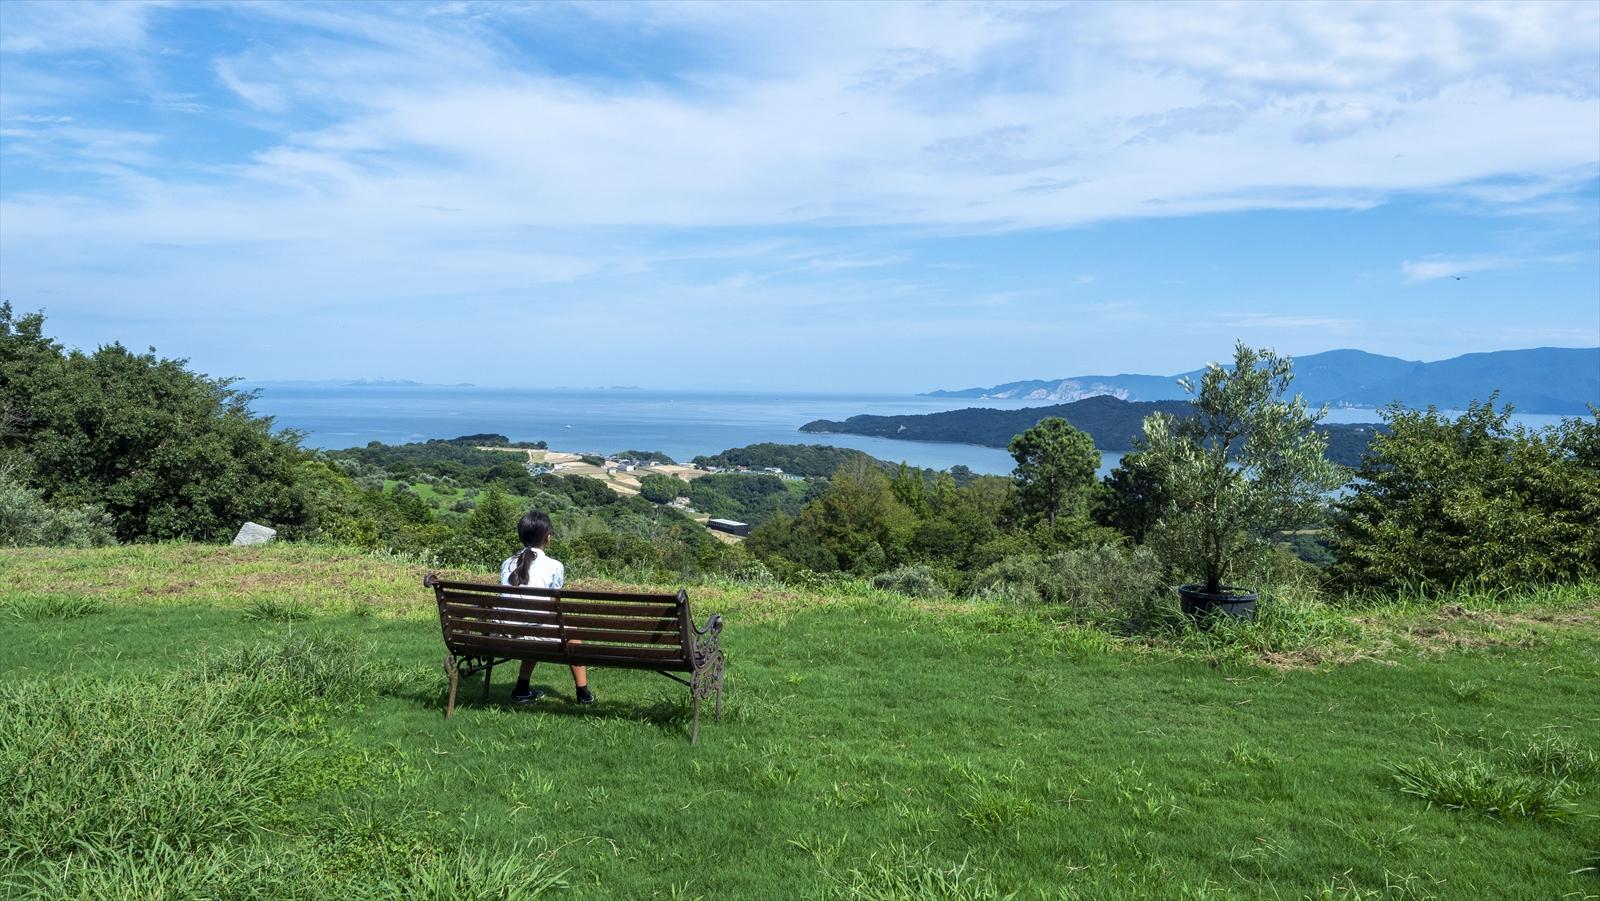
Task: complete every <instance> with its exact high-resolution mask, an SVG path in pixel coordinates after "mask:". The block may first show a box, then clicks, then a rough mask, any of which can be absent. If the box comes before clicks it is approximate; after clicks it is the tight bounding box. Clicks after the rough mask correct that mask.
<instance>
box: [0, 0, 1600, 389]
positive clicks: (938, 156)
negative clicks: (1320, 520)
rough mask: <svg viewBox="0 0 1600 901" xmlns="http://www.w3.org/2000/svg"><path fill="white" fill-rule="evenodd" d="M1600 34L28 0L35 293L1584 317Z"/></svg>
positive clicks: (257, 338)
mask: <svg viewBox="0 0 1600 901" xmlns="http://www.w3.org/2000/svg"><path fill="white" fill-rule="evenodd" d="M1597 46H1600V4H1595V3H1550V4H1535V3H1514V4H1464V3H1463V4H1440V3H1429V4H1420V5H1406V4H1400V3H1382V4H1374V5H1366V4H1354V3H1340V4H1333V5H1320V4H1312V3H1295V4H1284V5H1267V4H1244V5H1225V6H1209V5H1201V4H1181V5H1159V4H1103V3H1096V4H1065V5H1056V4H1046V3H1030V4H1003V3H990V4H983V5H975V6H969V5H963V4H931V5H924V4H895V3H874V4H869V5H849V4H810V5H798V4H787V5H785V4H778V5H766V4H756V3H738V4H653V3H650V4H646V3H639V4H614V3H607V4H555V3H551V4H539V5H530V6H524V5H517V4H510V3H484V4H479V3H423V2H415V3H405V4H394V5H390V4H361V3H353V2H342V3H336V4H318V3H311V2H296V3H277V4H272V3H259V4H244V3H240V4H206V3H182V4H166V3H135V2H113V3H104V4H99V3H87V2H79V3H47V4H33V3H27V2H17V0H8V2H5V3H0V296H3V297H4V298H6V299H9V300H10V301H11V302H12V304H13V305H14V306H15V307H17V308H19V309H22V310H35V309H43V310H44V311H45V312H46V314H47V316H48V317H49V322H50V329H51V330H52V332H53V333H54V334H56V335H57V336H59V337H60V338H61V339H62V340H63V341H65V342H67V343H69V344H72V345H76V346H82V347H85V348H89V347H93V346H95V345H97V344H100V343H103V342H109V341H116V340H120V341H122V342H123V343H125V344H127V345H129V346H131V347H135V348H143V347H145V346H146V345H154V346H156V347H157V349H158V350H159V351H160V352H162V353H163V354H166V355H172V356H182V357H187V358H189V359H190V360H191V361H193V363H194V365H195V366H196V367H197V368H200V369H202V370H204V371H207V372H210V373H212V374H217V375H236V376H244V377H247V378H250V379H254V380H264V379H283V378H345V377H350V378H355V377H388V378H412V379H417V380H421V381H437V382H461V381H470V382H476V383H479V384H485V385H523V386H534V385H541V384H551V385H554V384H561V385H598V384H638V385H645V386H649V387H658V388H675V387H712V386H734V387H746V388H758V389H759V388H773V389H784V390H807V389H812V390H830V391H831V390H851V389H881V390H887V391H898V390H906V391H920V390H927V389H932V388H941V387H943V388H956V387H967V386H972V385H990V384H996V383H1000V382H1005V381H1010V380H1014V379H1021V378H1048V377H1055V376H1066V375H1079V374H1101V373H1117V372H1151V373H1172V372H1178V371H1182V370H1186V369H1190V368H1193V367H1195V366H1198V365H1200V364H1202V363H1205V362H1207V361H1209V360H1213V359H1217V358H1219V357H1222V356H1225V355H1226V354H1227V353H1228V351H1229V348H1230V347H1231V345H1232V343H1233V341H1234V340H1235V339H1236V338H1242V339H1244V340H1246V341H1249V342H1251V343H1253V344H1258V345H1272V346H1274V347H1276V348H1278V349H1279V350H1282V351H1286V352H1289V353H1292V354H1306V353H1314V352H1317V351H1322V350H1328V349H1331V348H1336V347H1358V348H1362V349H1365V350H1370V351H1374V352H1378V353H1387V354H1394V355H1397V356H1403V357H1407V358H1412V359H1428V360H1432V359H1440V358H1444V357H1449V356H1454V355H1456V354H1460V353H1466V352H1472V351H1481V350H1493V349H1500V348H1511V347H1535V346H1546V345H1556V346H1593V345H1595V344H1600V55H1597V53H1596V50H1595V48H1596V47H1597ZM1454 276H1465V277H1464V278H1461V279H1457V278H1454Z"/></svg>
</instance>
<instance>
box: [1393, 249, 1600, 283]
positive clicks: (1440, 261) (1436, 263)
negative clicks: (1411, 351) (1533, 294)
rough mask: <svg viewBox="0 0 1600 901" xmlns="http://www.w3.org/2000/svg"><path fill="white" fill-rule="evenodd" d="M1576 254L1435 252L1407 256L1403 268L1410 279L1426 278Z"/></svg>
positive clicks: (1556, 261) (1554, 261) (1553, 260)
mask: <svg viewBox="0 0 1600 901" xmlns="http://www.w3.org/2000/svg"><path fill="white" fill-rule="evenodd" d="M1575 260H1576V257H1574V256H1572V255H1570V254H1556V255H1545V256H1511V255H1504V254H1481V255H1469V256H1446V255H1444V254H1436V255H1432V256H1426V257H1422V258H1421V259H1416V260H1406V261H1405V262H1403V263H1401V264H1400V271H1401V273H1402V274H1404V275H1405V278H1406V281H1408V282H1427V281H1435V280H1438V279H1441V278H1464V277H1466V276H1467V275H1470V274H1471V273H1474V272H1488V271H1490V270H1494V269H1520V268H1522V267H1524V266H1544V265H1555V264H1561V263H1571V262H1574V261H1575Z"/></svg>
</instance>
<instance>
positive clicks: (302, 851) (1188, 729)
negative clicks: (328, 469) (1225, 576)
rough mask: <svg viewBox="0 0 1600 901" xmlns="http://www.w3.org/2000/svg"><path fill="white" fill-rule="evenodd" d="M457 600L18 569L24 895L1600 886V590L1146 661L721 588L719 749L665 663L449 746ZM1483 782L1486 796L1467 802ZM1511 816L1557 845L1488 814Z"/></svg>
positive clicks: (330, 587) (338, 573)
mask: <svg viewBox="0 0 1600 901" xmlns="http://www.w3.org/2000/svg"><path fill="white" fill-rule="evenodd" d="M422 573H423V569H422V567H420V566H417V565H413V564H408V563H403V562H396V561H393V560H383V559H379V558H375V557H371V556H366V555H360V554H352V553H348V552H340V551H336V550H326V549H318V548H313V547H304V546H294V545H281V546H270V547H266V548H228V547H218V546H208V545H189V544H169V545H142V546H131V547H118V548H108V549H104V550H96V551H61V550H47V549H29V550H0V621H4V622H5V624H6V626H5V628H6V636H7V641H6V642H5V643H4V645H3V646H0V794H3V795H4V797H5V798H6V799H7V803H6V804H5V805H4V806H3V808H0V860H5V861H6V865H5V867H4V868H0V871H3V872H0V895H5V896H7V897H19V898H41V899H42V898H61V897H126V898H135V897H140V898H143V897H169V898H186V897H263V898H266V897H301V898H308V899H320V898H330V899H332V898H409V897H439V898H443V897H482V898H488V897H494V898H513V897H515V898H535V897H542V896H546V895H556V894H559V896H560V897H572V898H576V899H587V898H596V899H598V898H613V897H619V896H627V897H641V898H648V897H680V896H685V895H687V896H702V897H710V898H761V897H766V898H777V897H783V898H823V897H838V898H847V897H854V898H922V897H954V898H971V899H980V898H999V897H1005V896H1008V895H1009V894H1010V893H1015V896H1016V897H1019V898H1023V897H1028V898H1032V897H1042V896H1049V897H1055V896H1056V895H1057V893H1059V892H1061V891H1062V890H1063V889H1064V888H1065V889H1068V890H1070V894H1071V895H1072V896H1083V897H1153V896H1162V897H1168V896H1172V897H1176V896H1180V895H1182V896H1191V895H1198V894H1205V895H1207V896H1210V895H1217V896H1227V897H1285V898H1299V897H1321V896H1336V897H1388V896H1393V895H1392V893H1390V894H1387V895H1386V894H1385V893H1384V891H1385V890H1384V887H1385V886H1386V885H1387V886H1393V885H1395V884H1397V881H1399V883H1400V884H1404V885H1409V886H1413V888H1416V889H1426V891H1423V892H1415V891H1412V892H1410V893H1408V894H1407V895H1405V897H1426V896H1429V895H1433V894H1438V895H1440V896H1450V897H1508V898H1509V897H1517V898H1534V897H1541V898H1555V897H1564V896H1571V897H1577V896H1579V895H1581V894H1583V893H1585V892H1591V893H1592V891H1593V882H1594V877H1593V876H1591V875H1588V874H1587V873H1585V872H1582V869H1583V868H1584V867H1586V866H1588V865H1589V858H1590V855H1592V854H1593V853H1594V852H1595V848H1594V846H1593V842H1592V838H1593V833H1592V831H1590V830H1587V829H1585V828H1581V825H1582V824H1584V823H1587V822H1593V820H1592V819H1590V818H1591V817H1594V816H1595V815H1597V814H1600V783H1597V777H1596V774H1595V772H1594V767H1593V764H1592V761H1593V759H1594V758H1593V751H1594V749H1595V748H1596V747H1597V746H1600V725H1597V720H1596V718H1595V716H1594V712H1593V710H1592V709H1590V708H1591V707H1592V705H1591V704H1588V703H1587V701H1588V699H1589V697H1590V695H1591V694H1592V689H1593V685H1594V680H1595V679H1596V677H1597V660H1600V632H1597V629H1596V613H1597V610H1596V608H1595V607H1594V606H1593V605H1594V602H1593V600H1592V597H1593V586H1590V587H1589V589H1588V592H1589V593H1588V594H1585V593H1584V589H1581V588H1580V589H1575V590H1573V591H1570V592H1566V593H1557V592H1546V593H1544V594H1542V595H1528V596H1513V595H1498V596H1495V597H1489V596H1483V597H1473V596H1462V597H1459V598H1457V599H1456V601H1455V605H1454V606H1451V607H1446V608H1444V610H1443V611H1442V612H1441V611H1432V612H1426V611H1413V612H1411V613H1395V614H1380V613H1374V612H1366V613H1363V614H1361V615H1353V614H1344V613H1340V612H1338V611H1336V610H1332V609H1330V610H1327V611H1324V612H1323V613H1318V614H1317V615H1316V617H1317V618H1315V619H1306V618H1305V617H1306V614H1304V613H1300V612H1296V611H1299V610H1301V607H1299V606H1295V604H1298V603H1300V602H1290V601H1289V600H1288V599H1287V596H1282V597H1283V598H1284V599H1283V600H1281V601H1280V596H1279V595H1273V596H1272V598H1271V600H1270V603H1278V604H1281V605H1282V606H1278V607H1271V608H1270V609H1271V610H1272V612H1271V613H1269V614H1268V616H1269V617H1287V619H1286V620H1284V621H1280V623H1279V625H1276V626H1274V625H1272V623H1271V622H1270V621H1269V622H1266V623H1263V624H1262V625H1261V626H1260V627H1259V628H1253V629H1251V630H1249V631H1247V632H1243V633H1238V634H1234V633H1232V632H1229V633H1219V634H1214V635H1210V636H1201V635H1198V634H1195V635H1192V636H1190V637H1189V638H1178V639H1175V640H1174V641H1172V642H1169V643H1165V644H1162V645H1160V646H1156V647H1140V646H1134V645H1127V644H1124V642H1123V641H1121V640H1119V639H1117V638H1115V637H1114V636H1112V635H1110V634H1108V633H1102V632H1095V631H1092V630H1086V629H1082V628H1063V627H1062V626H1061V624H1060V623H1059V622H1056V621H1053V620H1052V619H1050V618H1049V617H1048V616H1040V615H1037V614H1036V613H1034V612H1030V611H1029V610H1028V609H1027V608H1014V607H1012V608H1008V607H1001V606H996V605H994V604H989V603H980V602H974V601H961V600H946V601H930V600H926V599H924V600H917V601H912V600H911V599H908V598H903V597H900V596H897V595H890V594H884V593H874V592H869V591H865V590H863V589H862V588H861V586H860V585H859V583H839V584H838V585H836V586H835V587H834V588H832V589H829V590H825V591H802V590H795V589H775V588H771V587H766V588H763V587H751V586H737V585H732V584H722V585H712V586H696V585H691V586H690V587H689V595H690V598H691V603H692V604H693V605H694V609H695V611H696V613H697V616H699V617H702V618H703V617H704V616H705V615H707V614H709V613H711V612H713V611H721V612H723V613H724V614H725V615H726V616H727V628H726V630H725V631H724V633H723V640H724V646H725V647H726V648H727V652H728V654H729V667H730V669H729V696H728V701H729V706H728V710H727V715H726V716H725V717H724V718H723V721H722V722H720V723H717V722H709V721H707V722H703V723H702V725H701V736H700V744H699V745H698V746H697V747H690V746H689V744H688V742H687V740H686V738H685V734H684V730H685V722H684V718H685V707H684V704H683V699H682V698H683V691H682V690H681V689H680V688H679V687H678V686H675V685H672V684H670V683H668V682H666V680H664V679H661V678H660V677H658V676H656V675H654V674H652V673H648V672H634V671H622V670H613V669H596V670H593V671H592V672H591V675H590V678H591V683H592V684H593V685H594V686H595V691H596V693H597V695H598V696H599V699H600V703H599V705H598V706H597V707H595V708H592V709H585V708H580V707H578V706H576V705H575V704H573V703H572V702H571V700H570V698H571V683H570V681H569V680H568V678H567V677H566V675H565V673H564V672H563V671H562V670H561V669H560V668H559V667H548V666H542V667H540V668H539V669H538V670H536V671H535V677H534V682H535V684H537V685H541V686H543V687H545V688H546V689H547V690H548V691H549V696H547V697H546V698H545V699H544V700H542V701H539V702H537V703H536V704H533V705H530V706H527V707H516V706H514V705H512V704H511V703H510V702H509V700H508V693H509V690H510V683H511V676H510V674H509V673H496V678H495V680H494V684H493V687H492V689H491V690H490V691H489V693H488V695H487V696H486V697H484V696H482V695H481V694H480V688H479V683H478V682H477V681H476V680H475V681H474V683H473V684H471V685H469V687H467V688H466V689H465V690H464V691H463V692H462V699H461V701H460V703H459V706H458V710H457V714H456V716H455V718H454V719H452V720H448V721H447V720H445V719H444V717H443V715H442V703H443V702H442V695H443V689H444V684H445V679H444V676H443V673H442V671H441V669H440V665H439V663H440V659H441V657H442V654H443V648H442V645H441V642H440V637H439V631H438V624H437V616H436V613H435V611H434V602H433V599H432V597H431V596H430V595H429V594H428V593H427V592H425V591H424V590H423V589H422V586H421V576H422ZM460 575H464V576H469V577H477V578H483V577H485V576H486V575H487V573H460ZM576 584H577V585H578V586H579V587H583V586H588V585H593V584H594V583H592V582H585V581H583V580H582V579H581V578H579V579H578V580H577V581H576ZM1586 597H1587V598H1590V600H1588V601H1585V600H1584V599H1585V598H1586ZM1452 610H1453V611H1454V612H1451V611H1452ZM1312 624H1316V625H1315V627H1314V628H1313V627H1312ZM1291 635H1292V636H1294V638H1293V639H1292V640H1291V641H1289V643H1285V640H1286V638H1288V637H1289V636H1291ZM1307 640H1310V641H1313V642H1315V644H1305V642H1306V641H1307ZM1297 642H1298V643H1297ZM818 648H827V649H828V652H827V653H826V654H823V655H819V654H818V652H817V649H818ZM1241 653H1242V654H1243V656H1240V654H1241ZM1373 657H1379V658H1383V659H1385V660H1386V661H1387V662H1389V663H1395V664H1398V665H1379V664H1377V663H1374V662H1371V661H1370V658H1373ZM1250 660H1254V661H1255V662H1247V661H1250ZM1363 660H1365V661H1367V662H1361V661H1363ZM1318 661H1322V663H1321V665H1320V666H1317V665H1312V664H1316V663H1317V662H1318ZM1585 755H1588V756H1585ZM41 761H44V762H45V764H44V765H42V766H41V765H40V762H41ZM60 761H69V762H71V763H72V764H73V765H70V766H60V765H56V764H57V763H58V762H60ZM1586 761H1587V762H1586ZM1552 767H1554V768H1557V769H1549V768H1552ZM1547 772H1549V773H1554V772H1562V773H1566V774H1568V775H1567V777H1566V779H1565V780H1564V781H1562V782H1560V783H1559V784H1560V785H1561V786H1563V787H1561V788H1559V789H1558V788H1552V786H1554V785H1557V782H1556V780H1555V779H1553V778H1551V777H1550V776H1547V775H1541V774H1544V773H1547ZM1419 774H1420V775H1419ZM1449 780H1455V781H1454V782H1450V781H1449ZM1461 780H1476V781H1475V782H1473V783H1472V784H1475V785H1477V786H1478V787H1479V790H1480V791H1482V792H1484V795H1483V796H1482V797H1479V798H1468V799H1465V801H1464V802H1463V801H1462V800H1461V799H1460V797H1459V796H1449V797H1451V798H1456V800H1434V799H1435V798H1446V796H1445V795H1443V794H1440V791H1441V786H1444V787H1448V785H1451V784H1459V783H1460V781H1461ZM1513 790H1514V791H1516V792H1520V793H1521V794H1520V795H1519V797H1520V798H1521V800H1522V801H1523V802H1525V803H1530V804H1533V805H1535V806H1534V807H1533V808H1531V810H1532V812H1531V813H1530V814H1528V815H1524V816H1515V815H1511V814H1509V813H1508V814H1489V815H1485V814H1484V813H1481V812H1478V810H1477V809H1475V808H1469V809H1466V810H1460V809H1452V805H1453V804H1454V805H1459V804H1460V803H1467V804H1469V805H1476V804H1482V803H1487V802H1486V801H1485V800H1484V799H1488V802H1494V798H1495V797H1499V795H1495V794H1493V793H1497V792H1498V793H1501V795H1503V794H1504V793H1505V792H1507V791H1513ZM1414 792H1415V793H1417V794H1414ZM1552 792H1553V793H1554V794H1552ZM1550 803H1556V804H1558V807H1549V806H1548V804H1550ZM1540 805H1545V806H1540ZM68 811H70V814H68V813H66V812H68ZM1308 812H1309V813H1308ZM686 822H692V824H693V828H687V829H686V828H683V824H684V823H686ZM1506 860H1516V861H1518V862H1519V865H1518V866H1506V865H1505V863H1504V862H1505V861H1506ZM69 861H70V865H69V863H68V862H69ZM686 887H687V888H686ZM933 887H942V888H941V892H940V893H937V894H936V893H935V892H934V891H933ZM1330 887H1331V888H1330ZM1324 888H1329V889H1330V890H1329V891H1328V892H1324V891H1323V889H1324Z"/></svg>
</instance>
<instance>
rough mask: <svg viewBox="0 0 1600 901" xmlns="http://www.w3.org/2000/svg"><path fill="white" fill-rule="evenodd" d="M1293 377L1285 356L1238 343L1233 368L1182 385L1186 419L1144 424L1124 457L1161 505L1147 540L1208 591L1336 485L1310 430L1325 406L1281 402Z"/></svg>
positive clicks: (1337, 472)
mask: <svg viewBox="0 0 1600 901" xmlns="http://www.w3.org/2000/svg"><path fill="white" fill-rule="evenodd" d="M1293 378H1294V373H1293V363H1292V361H1291V360H1290V359H1289V358H1288V357H1283V356H1279V355H1278V354H1276V353H1273V352H1272V351H1271V350H1270V349H1261V350H1256V349H1253V348H1251V347H1248V346H1247V345H1245V344H1244V343H1243V342H1240V343H1239V344H1237V345H1236V346H1235V348H1234V354H1233V366H1232V367H1231V368H1224V367H1223V366H1220V365H1218V364H1215V363H1213V364H1211V365H1210V366H1208V367H1207V368H1206V371H1205V373H1204V374H1202V375H1201V377H1200V381H1199V382H1198V384H1197V383H1194V382H1193V381H1192V380H1189V379H1184V380H1183V382H1182V385H1183V388H1184V390H1185V391H1187V392H1189V394H1190V395H1192V397H1191V399H1190V403H1191V405H1192V407H1193V410H1194V415H1192V416H1188V417H1184V418H1182V419H1174V418H1173V417H1171V416H1169V415H1166V414H1162V413H1157V414H1154V415H1152V416H1150V417H1148V418H1146V419H1145V421H1144V435H1143V438H1142V439H1141V442H1140V444H1141V445H1142V446H1141V447H1140V448H1139V452H1138V453H1137V454H1131V455H1129V459H1131V465H1132V467H1133V468H1134V473H1133V474H1134V475H1135V476H1136V477H1140V478H1143V479H1145V480H1146V482H1147V484H1151V485H1153V486H1159V487H1157V488H1155V489H1154V492H1153V493H1154V494H1156V495H1157V496H1159V497H1161V498H1163V499H1164V506H1163V508H1162V512H1161V516H1160V519H1159V521H1158V524H1157V526H1156V529H1155V533H1156V534H1155V536H1154V537H1155V540H1156V543H1157V546H1158V547H1159V548H1161V552H1162V557H1163V559H1164V560H1165V561H1166V562H1167V563H1168V565H1170V566H1172V567H1173V568H1174V569H1175V570H1176V571H1177V572H1179V573H1181V574H1183V575H1185V576H1194V577H1198V578H1200V579H1202V580H1203V582H1204V584H1205V589H1206V590H1207V591H1210V592H1219V591H1221V590H1223V586H1224V585H1225V584H1226V583H1227V581H1228V578H1229V576H1230V574H1232V573H1234V572H1237V571H1239V570H1240V569H1241V568H1242V567H1243V566H1245V565H1247V564H1248V563H1249V562H1250V561H1251V560H1253V559H1255V556H1256V555H1257V554H1259V553H1261V552H1263V551H1265V550H1266V548H1267V547H1268V539H1269V538H1270V537H1271V536H1272V535H1274V534H1275V533H1277V532H1278V531H1281V530H1283V529H1288V528H1293V527H1294V526H1296V525H1299V524H1301V523H1303V522H1305V521H1306V520H1308V519H1310V518H1311V517H1312V516H1314V515H1315V513H1316V511H1317V510H1318V509H1319V507H1320V506H1321V505H1322V503H1323V495H1324V494H1325V493H1326V492H1328V491H1331V490H1333V489H1334V488H1337V487H1338V486H1339V485H1340V484H1341V483H1342V482H1343V481H1344V475H1343V470H1342V469H1341V468H1340V467H1339V466H1338V465H1337V464H1334V463H1332V462H1329V461H1328V460H1327V459H1326V458H1325V457H1324V456H1323V452H1324V450H1325V448H1326V446H1327V439H1326V438H1324V437H1323V436H1322V435H1320V434H1318V433H1317V431H1316V429H1315V428H1314V427H1315V426H1316V424H1317V423H1318V422H1320V421H1321V420H1322V417H1323V416H1324V415H1326V412H1327V411H1326V409H1320V410H1317V411H1315V412H1313V411H1311V410H1310V409H1309V408H1308V407H1307V404H1306V402H1305V400H1304V399H1303V398H1301V397H1300V396H1299V395H1295V396H1294V397H1293V398H1291V399H1285V394H1286V393H1287V392H1288V390H1289V385H1290V383H1291V382H1292V381H1293ZM1129 459H1125V460H1124V463H1125V464H1127V463H1129Z"/></svg>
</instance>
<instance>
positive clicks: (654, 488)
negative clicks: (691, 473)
mask: <svg viewBox="0 0 1600 901" xmlns="http://www.w3.org/2000/svg"><path fill="white" fill-rule="evenodd" d="M639 496H640V497H643V498H644V499H645V500H647V501H651V502H653V503H657V504H665V503H667V502H669V501H671V500H672V499H673V498H675V497H688V496H689V483H688V482H685V481H684V480H682V479H679V478H674V477H673V476H669V475H664V474H662V473H659V472H649V473H645V474H644V475H643V476H641V477H640V478H639Z"/></svg>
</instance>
